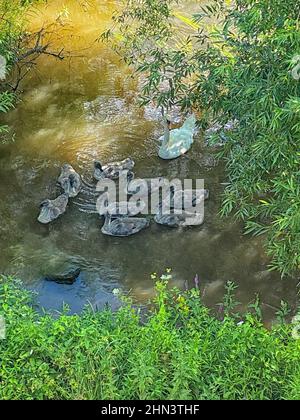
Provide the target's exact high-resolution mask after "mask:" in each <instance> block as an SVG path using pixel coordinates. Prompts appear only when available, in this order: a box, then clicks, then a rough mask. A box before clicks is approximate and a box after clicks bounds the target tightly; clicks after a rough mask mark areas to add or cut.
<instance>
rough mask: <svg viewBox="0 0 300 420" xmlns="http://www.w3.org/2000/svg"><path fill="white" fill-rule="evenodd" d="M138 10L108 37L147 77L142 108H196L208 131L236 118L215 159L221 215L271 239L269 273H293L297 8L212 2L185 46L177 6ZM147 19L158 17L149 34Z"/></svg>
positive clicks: (299, 84) (298, 221) (299, 245)
mask: <svg viewBox="0 0 300 420" xmlns="http://www.w3.org/2000/svg"><path fill="white" fill-rule="evenodd" d="M159 3H160V2H159ZM140 5H141V6H140ZM139 6H140V7H141V9H142V10H144V8H145V9H146V8H147V12H146V15H145V14H144V12H143V13H139V10H138V8H136V7H133V5H132V2H125V4H124V9H123V10H122V11H121V12H119V13H118V15H117V17H115V26H114V27H113V28H112V29H110V30H109V31H108V32H107V33H106V34H104V38H106V39H111V42H113V45H115V46H116V44H117V45H119V51H120V52H121V54H123V55H124V57H125V58H126V60H127V61H128V62H129V63H130V64H131V65H132V66H134V68H135V70H136V71H137V72H140V73H142V74H143V75H144V76H145V83H144V87H143V94H142V99H143V101H142V102H143V103H147V102H148V101H150V100H154V101H155V102H156V104H157V105H163V106H165V107H172V106H173V105H175V104H177V105H180V106H181V107H182V109H183V110H191V109H192V108H193V109H196V110H200V111H201V113H202V118H201V123H202V125H203V126H204V127H205V126H206V125H207V123H208V122H213V121H218V122H221V123H226V122H227V121H229V120H237V121H238V125H237V127H236V128H235V129H233V130H231V131H230V132H229V133H228V134H227V142H226V144H225V146H224V148H223V150H222V152H221V153H220V156H221V157H223V158H224V159H225V162H226V168H227V173H228V177H229V181H230V185H229V186H228V188H227V189H226V192H225V197H224V204H223V209H222V214H224V215H226V214H228V213H230V212H232V211H234V210H235V214H236V216H237V217H239V218H241V219H243V220H244V221H245V225H246V232H247V233H252V234H265V235H267V237H268V251H269V253H270V255H271V256H272V257H273V261H272V265H271V268H273V269H277V270H280V272H281V273H282V275H285V274H290V273H292V272H295V271H298V270H299V267H300V252H299V249H300V199H299V198H300V196H299V194H300V190H299V181H300V172H299V171H300V170H299V157H300V154H299V139H300V124H299V113H300V102H299V97H300V81H299V80H295V78H293V77H292V70H293V68H294V67H295V57H297V56H299V53H300V30H299V11H298V8H297V7H296V5H295V1H294V0H274V1H272V2H270V1H269V0H260V1H256V0H237V1H235V2H233V1H231V2H230V1H226V2H224V1H221V0H213V1H211V2H210V3H209V6H202V7H201V6H199V13H197V14H196V15H195V16H194V23H195V24H196V23H197V24H198V26H199V29H198V30H197V32H194V33H191V36H190V37H189V38H188V39H185V40H183V39H179V40H178V38H179V36H178V31H177V29H176V28H177V25H178V21H176V16H177V15H178V14H177V13H176V12H175V13H174V9H176V2H174V1H172V0H169V1H165V2H162V5H161V6H159V5H158V3H157V2H153V4H152V2H149V1H147V0H142V1H141V2H139ZM151 13H153V14H154V15H155V16H156V19H155V20H154V21H153V22H154V24H153V26H152V27H151V30H149V29H148V26H147V21H148V19H149V16H150V15H151ZM212 22H213V23H214V25H212ZM161 27H163V28H164V30H163V31H162V32H161ZM190 27H192V25H190ZM141 28H142V29H141ZM136 29H138V30H137V31H136ZM113 34H116V36H115V37H113Z"/></svg>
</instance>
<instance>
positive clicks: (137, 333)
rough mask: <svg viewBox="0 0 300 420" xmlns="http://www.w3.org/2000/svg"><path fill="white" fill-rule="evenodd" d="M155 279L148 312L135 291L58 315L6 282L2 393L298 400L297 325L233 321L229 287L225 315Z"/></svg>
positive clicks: (0, 287) (0, 291) (1, 291)
mask: <svg viewBox="0 0 300 420" xmlns="http://www.w3.org/2000/svg"><path fill="white" fill-rule="evenodd" d="M169 279H170V275H167V276H162V278H161V279H157V278H156V277H155V281H156V293H157V294H156V298H155V300H154V301H153V302H152V305H151V308H152V309H151V311H150V312H149V313H148V314H147V315H145V313H144V311H143V312H141V311H140V310H139V309H136V308H135V309H133V306H132V304H131V301H130V299H129V298H128V297H127V298H126V299H125V298H124V299H123V300H124V303H123V306H122V307H121V308H120V309H119V310H118V311H117V312H115V313H113V312H112V311H111V310H110V309H108V308H107V309H105V310H102V311H99V312H93V311H92V310H91V309H87V310H86V311H85V312H84V313H83V314H81V315H72V316H70V315H68V314H67V313H63V314H61V315H60V316H59V317H56V318H53V317H51V316H50V315H48V314H40V313H38V312H37V310H36V309H35V308H34V306H32V295H31V294H30V293H29V292H27V291H25V290H24V289H23V288H22V285H21V284H20V283H17V282H16V281H13V280H12V279H7V278H1V280H0V315H3V316H4V317H5V320H6V326H7V338H6V340H0V398H1V399H101V400H103V399H154V400H156V399H237V400H239V399H299V397H300V368H299V366H300V363H299V354H300V352H299V351H300V341H299V340H295V339H293V338H292V326H291V325H286V324H280V325H278V326H277V327H274V328H273V329H272V330H270V331H268V330H266V329H265V328H264V327H263V325H262V324H261V321H260V320H259V318H258V317H257V316H256V315H251V314H250V313H249V314H247V315H245V317H244V322H243V323H241V322H239V323H238V322H237V319H236V315H235V316H231V315H230V308H233V307H234V306H235V304H234V302H233V300H232V292H233V289H234V287H233V285H232V284H229V285H228V294H229V295H230V297H229V296H227V298H226V305H225V306H226V311H225V315H224V317H223V319H222V320H218V319H216V318H215V317H213V316H212V315H211V314H210V312H209V310H208V309H207V308H205V307H204V306H203V305H202V304H201V301H200V298H199V290H198V289H197V290H196V289H194V290H191V291H188V292H180V291H179V290H177V289H172V290H170V289H169V288H168V281H169Z"/></svg>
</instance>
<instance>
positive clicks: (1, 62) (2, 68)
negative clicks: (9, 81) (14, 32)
mask: <svg viewBox="0 0 300 420" xmlns="http://www.w3.org/2000/svg"><path fill="white" fill-rule="evenodd" d="M6 66H7V61H6V58H5V57H3V56H2V55H0V80H5V77H6Z"/></svg>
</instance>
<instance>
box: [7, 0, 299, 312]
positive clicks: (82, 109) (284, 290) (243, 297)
mask: <svg viewBox="0 0 300 420" xmlns="http://www.w3.org/2000/svg"><path fill="white" fill-rule="evenodd" d="M50 3H51V4H50V5H49V4H48V5H46V6H43V7H42V8H41V9H40V10H39V11H37V12H36V13H34V14H32V16H31V25H32V27H33V28H39V27H40V26H41V23H42V22H48V21H51V19H54V18H57V17H58V14H59V12H62V13H61V14H60V18H59V19H60V22H61V24H62V25H61V28H60V32H59V33H58V34H56V35H53V36H52V42H53V46H55V45H56V46H58V45H62V44H63V45H64V46H65V48H66V50H68V51H71V56H72V57H71V58H69V59H66V60H65V61H64V62H60V61H57V60H55V59H54V58H51V57H43V58H41V59H40V60H39V64H38V67H37V68H36V70H35V71H34V72H33V73H31V75H30V77H29V78H28V79H27V80H26V82H25V83H24V84H23V86H22V88H23V89H24V93H23V95H22V102H20V103H19V104H18V106H17V108H16V110H14V111H13V112H11V113H10V114H9V116H8V119H7V120H8V121H7V122H8V123H9V124H10V125H11V126H12V131H13V132H14V133H15V141H14V142H13V143H8V144H6V145H2V146H0V180H1V182H0V200H1V201H0V214H1V224H0V248H1V254H0V268H1V271H2V272H5V273H11V274H14V275H17V276H18V277H20V278H22V279H23V280H24V282H25V284H26V285H28V286H29V287H32V288H35V289H36V290H38V292H39V299H40V302H41V303H42V304H43V305H44V306H46V307H48V308H49V307H50V308H60V307H61V303H62V302H63V301H66V302H68V303H69V304H70V305H71V307H72V309H73V310H74V311H76V310H79V309H80V308H81V307H82V305H83V304H84V303H86V302H87V301H88V300H89V301H90V302H92V303H95V302H98V303H100V304H103V303H105V302H106V301H110V302H112V301H113V298H112V293H111V291H112V289H113V288H115V287H122V288H124V289H126V290H132V292H133V293H134V295H135V296H136V297H137V299H138V300H139V301H142V302H144V301H146V300H147V299H148V298H149V297H150V296H151V295H152V293H153V283H152V280H151V279H150V274H151V273H152V272H158V273H160V272H162V271H164V269H165V268H167V267H172V269H173V276H174V283H175V284H176V285H178V286H179V287H183V286H184V283H185V281H188V282H189V284H190V285H192V284H193V279H194V277H195V275H196V274H198V275H199V277H200V280H201V283H202V288H203V290H204V297H205V301H206V303H207V304H209V305H211V306H213V305H215V304H216V303H217V302H219V301H220V300H221V298H222V295H223V292H224V284H225V282H226V281H227V280H232V281H235V282H236V283H237V284H238V285H239V292H238V299H239V300H240V301H241V302H242V303H243V304H246V303H249V302H250V301H252V300H253V299H254V298H255V294H256V293H259V294H260V296H261V299H262V302H263V303H264V305H263V309H264V313H265V317H266V319H271V318H272V317H273V315H274V311H275V310H276V309H277V308H278V306H279V304H280V300H282V299H284V300H287V301H288V302H289V303H290V304H291V305H292V306H294V305H295V304H296V283H297V281H296V280H286V281H282V280H281V279H280V277H279V275H278V274H276V273H269V272H268V271H267V263H268V259H267V257H266V255H265V253H264V251H263V248H262V243H261V240H260V239H251V238H249V237H245V236H243V235H242V230H241V226H240V225H238V224H236V223H234V222H233V220H230V219H223V220H221V219H220V218H219V217H218V209H219V204H220V202H219V201H220V198H219V197H220V193H221V192H222V188H223V187H222V185H220V184H221V183H222V182H224V181H226V180H225V179H224V174H223V170H222V168H221V167H218V168H213V167H209V165H208V164H207V163H208V161H209V159H207V158H209V157H210V156H211V151H210V150H208V149H207V148H206V147H205V146H204V142H203V139H202V138H201V136H198V138H197V140H196V141H195V144H194V146H193V149H192V150H191V152H190V153H189V154H188V155H187V156H184V157H182V158H181V159H179V160H175V161H171V162H163V161H161V160H160V159H159V158H158V157H157V138H158V137H159V136H160V135H161V131H162V127H161V126H160V125H159V124H158V123H157V121H156V120H155V118H153V113H151V112H149V111H147V112H144V110H141V109H138V108H137V107H136V106H134V104H133V102H134V101H133V99H134V97H135V89H136V83H135V82H134V81H133V80H132V78H131V77H130V76H131V75H130V70H129V69H127V68H126V67H125V66H124V65H122V64H121V63H120V62H119V59H118V57H116V56H115V55H114V54H113V53H112V52H111V51H110V50H109V49H108V48H107V46H104V45H102V44H101V43H99V42H98V43H97V42H95V39H96V38H97V37H98V36H99V34H100V33H101V32H102V31H103V29H104V28H105V26H106V25H107V23H108V22H109V19H110V14H111V11H112V9H113V7H114V2H110V1H100V0H99V1H89V2H87V1H85V2H84V1H82V2H78V1H75V0H74V1H73V0H68V1H66V2H65V4H66V5H67V8H66V9H65V10H64V11H62V7H61V2H59V1H51V2H50ZM196 3H197V2H188V5H189V7H190V10H191V9H192V7H196ZM95 5H97V6H98V7H97V8H95V7H94V6H95ZM184 9H185V11H186V10H187V8H186V7H185V8H184ZM129 155H130V156H132V157H133V158H134V159H135V161H136V162H137V165H136V174H137V175H138V176H140V177H157V176H160V175H163V176H166V177H168V178H174V177H179V178H182V179H184V178H204V179H205V183H206V188H208V189H209V190H210V193H211V198H210V200H209V202H207V205H206V221H205V224H204V226H202V227H199V228H193V229H182V230H169V229H168V228H163V227H161V226H158V225H156V224H155V223H154V222H153V223H152V225H151V228H150V229H149V230H147V231H145V232H143V233H141V234H139V235H137V236H134V237H131V238H120V239H118V238H109V237H105V236H103V235H102V234H101V232H100V228H101V223H102V222H101V220H100V219H99V217H97V215H93V214H92V215H91V214H86V213H84V212H82V210H84V209H85V208H86V205H87V204H89V203H90V202H91V200H92V197H91V196H90V195H89V194H88V191H87V192H85V193H83V194H82V195H81V196H80V197H78V198H77V199H75V200H73V202H72V204H71V205H70V207H69V209H68V211H67V214H66V215H65V216H63V217H62V218H61V219H59V220H58V221H57V222H55V223H54V224H52V225H51V226H49V227H45V226H41V225H39V223H38V222H37V221H36V217H37V215H38V204H39V202H40V201H42V200H43V199H45V198H47V197H50V198H54V197H55V196H56V194H57V193H58V190H57V187H56V178H57V176H58V174H59V168H60V166H61V165H62V164H63V163H64V162H69V163H71V164H72V165H74V167H75V168H76V169H78V170H79V171H80V173H81V174H82V175H83V176H84V178H85V179H86V180H87V181H88V182H91V174H92V164H93V160H94V159H95V158H97V159H100V160H102V161H104V162H105V161H111V160H115V159H122V158H125V157H127V156H129ZM66 263H67V264H74V265H80V266H81V267H82V269H83V272H82V275H81V277H80V280H79V281H78V282H77V283H76V284H75V285H73V286H61V285H56V284H50V283H48V282H45V281H44V280H43V276H44V275H45V274H47V273H49V272H53V271H57V270H59V269H60V267H61V266H62V265H64V264H66Z"/></svg>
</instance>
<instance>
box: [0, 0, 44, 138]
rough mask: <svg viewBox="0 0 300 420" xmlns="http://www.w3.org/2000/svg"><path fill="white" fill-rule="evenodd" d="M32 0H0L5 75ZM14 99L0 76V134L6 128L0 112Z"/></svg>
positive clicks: (0, 43)
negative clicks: (2, 122) (2, 123)
mask: <svg viewBox="0 0 300 420" xmlns="http://www.w3.org/2000/svg"><path fill="white" fill-rule="evenodd" d="M34 1H36V0H22V1H20V0H1V1H0V16H1V19H0V56H1V57H4V58H5V60H6V76H7V77H8V75H9V72H10V70H11V69H12V68H13V65H14V62H15V58H16V56H17V54H18V52H19V48H20V45H19V42H20V39H22V36H23V34H24V31H25V29H24V24H25V12H26V10H27V8H28V6H29V5H31V4H32V3H33V2H34ZM1 64H2V62H1ZM1 70H2V69H1ZM14 101H15V95H14V94H12V93H10V86H9V85H8V83H7V82H6V81H5V80H1V78H0V135H1V134H3V133H4V132H6V131H7V130H8V127H7V126H6V125H1V114H2V113H6V112H8V111H9V110H10V109H11V108H12V107H13V105H14Z"/></svg>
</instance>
